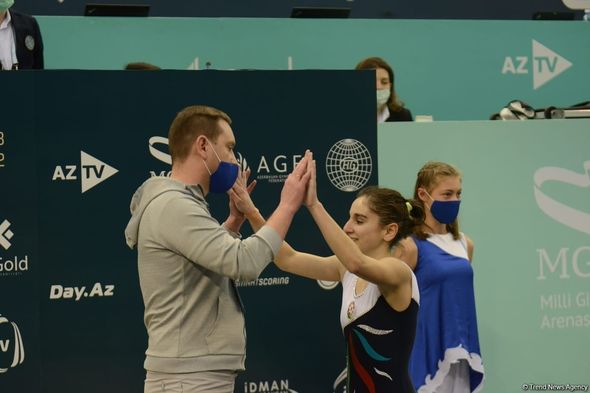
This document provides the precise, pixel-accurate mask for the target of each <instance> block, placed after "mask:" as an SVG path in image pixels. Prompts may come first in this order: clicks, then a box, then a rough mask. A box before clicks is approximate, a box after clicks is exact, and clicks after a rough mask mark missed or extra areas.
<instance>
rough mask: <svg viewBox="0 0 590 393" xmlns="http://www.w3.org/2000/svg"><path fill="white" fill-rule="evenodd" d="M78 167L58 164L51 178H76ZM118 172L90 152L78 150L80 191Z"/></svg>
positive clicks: (55, 179)
mask: <svg viewBox="0 0 590 393" xmlns="http://www.w3.org/2000/svg"><path fill="white" fill-rule="evenodd" d="M77 170H78V167H77V166H76V165H58V166H56V167H55V170H54V171H53V177H52V179H51V180H53V181H57V180H62V181H72V180H78V176H77V174H76V173H77ZM117 172H119V171H118V170H117V169H115V168H113V167H112V166H110V165H108V164H106V163H104V162H102V161H101V160H99V159H98V158H96V157H93V156H91V155H90V154H88V153H86V152H84V151H80V176H81V182H82V193H85V192H86V191H88V190H90V189H91V188H93V187H95V186H96V185H98V184H100V183H102V182H103V181H105V180H106V179H108V178H109V177H111V176H113V175H114V174H115V173H117Z"/></svg>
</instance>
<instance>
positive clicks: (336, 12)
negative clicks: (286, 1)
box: [291, 7, 350, 18]
mask: <svg viewBox="0 0 590 393" xmlns="http://www.w3.org/2000/svg"><path fill="white" fill-rule="evenodd" d="M349 15H350V8H322V7H294V8H293V9H292V10H291V18H348V16H349Z"/></svg>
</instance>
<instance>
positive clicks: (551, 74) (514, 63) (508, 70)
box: [502, 40, 572, 90]
mask: <svg viewBox="0 0 590 393" xmlns="http://www.w3.org/2000/svg"><path fill="white" fill-rule="evenodd" d="M532 52H533V56H532V62H531V61H530V60H531V58H529V57H527V56H506V58H505V59H504V65H503V66H502V74H519V75H523V74H528V73H529V67H532V71H533V89H534V90H537V89H538V88H540V87H541V86H543V85H545V84H546V83H547V82H549V81H550V80H552V79H554V78H555V77H557V76H558V75H560V74H562V73H563V72H565V71H566V70H567V69H568V68H570V67H571V66H572V63H571V62H570V61H569V60H567V59H566V58H564V57H563V56H560V55H559V54H557V53H556V52H554V51H553V50H551V49H549V48H547V47H546V46H545V45H543V44H541V43H540V42H539V41H536V40H533V49H532ZM529 64H530V65H529Z"/></svg>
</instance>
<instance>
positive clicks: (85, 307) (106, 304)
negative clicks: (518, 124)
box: [0, 71, 377, 393]
mask: <svg viewBox="0 0 590 393" xmlns="http://www.w3.org/2000/svg"><path fill="white" fill-rule="evenodd" d="M0 85H1V86H2V88H3V90H4V91H7V92H10V96H11V99H10V100H8V101H4V102H3V104H2V112H1V114H0V315H1V316H0V392H2V393H21V392H26V393H37V392H48V393H49V392H60V393H63V392H72V393H74V392H76V393H78V392H113V393H117V392H121V393H123V392H125V393H132V392H141V391H142V386H143V378H144V371H143V369H142V368H143V367H142V366H143V357H144V355H143V354H144V351H145V348H146V344H147V341H146V338H147V337H146V334H145V328H144V326H143V318H142V313H143V305H142V302H141V296H140V290H139V285H138V279H137V268H136V252H135V251H131V250H129V249H128V248H127V247H126V245H125V240H124V235H123V230H124V228H125V225H126V222H127V220H128V218H129V215H130V213H129V202H130V198H131V195H132V193H133V191H134V190H135V189H136V188H137V187H138V186H139V185H140V184H141V183H142V182H143V181H144V180H146V179H147V178H149V177H150V176H155V175H156V176H157V175H166V174H167V173H168V171H169V170H170V165H169V162H170V161H169V156H168V150H167V141H166V136H167V133H168V127H169V125H170V123H171V121H172V120H173V118H174V116H175V115H176V113H177V112H178V111H179V110H181V109H182V108H184V107H185V106H187V105H192V104H198V103H201V104H207V105H212V106H215V107H218V108H220V109H223V110H224V111H226V112H227V113H229V114H230V116H231V117H232V119H233V129H234V133H235V135H236V138H237V141H238V144H237V151H238V153H239V155H240V159H241V160H242V164H243V165H244V166H248V167H250V168H251V169H252V173H253V177H255V178H256V179H257V180H258V186H257V187H256V189H255V191H254V195H253V199H254V200H255V201H256V203H257V205H258V207H259V208H260V210H261V212H262V213H263V214H264V215H268V214H269V213H271V212H272V211H273V210H274V208H275V207H276V204H277V202H278V198H279V195H280V190H281V187H282V182H283V181H284V178H285V177H286V176H287V175H288V173H289V172H290V171H291V170H292V168H293V165H294V163H295V162H297V160H298V159H299V158H300V157H301V155H302V154H303V152H304V150H305V149H306V148H310V149H312V150H313V151H314V153H315V158H316V160H317V162H318V168H322V169H321V170H320V171H319V179H318V181H319V193H320V196H321V198H322V199H323V200H324V202H325V204H326V206H327V207H328V209H329V210H330V212H332V213H333V214H334V216H335V218H336V219H337V220H338V221H339V222H340V223H342V224H343V223H344V221H345V219H346V218H347V215H348V209H349V205H350V203H351V202H352V200H353V198H354V192H353V191H354V190H356V189H358V188H360V187H361V186H363V185H364V184H374V183H376V182H377V166H376V163H377V157H376V149H377V145H376V142H377V140H376V139H377V135H376V124H375V116H374V111H375V110H374V107H375V103H374V77H373V75H371V74H369V73H355V72H352V71H333V72H327V71H299V72H283V71H260V72H246V71H244V72H237V71H236V72H230V71H199V72H187V71H157V72H137V73H135V72H133V73H129V72H121V71H49V72H37V73H35V72H12V73H0ZM336 114H338V116H335V115H336ZM208 199H209V202H210V204H211V207H212V211H213V214H214V216H216V217H217V218H218V219H219V220H220V221H223V220H224V219H225V217H226V216H227V198H226V197H225V196H223V197H217V198H213V197H211V198H208ZM249 233H250V232H249V230H248V227H247V224H246V225H245V226H244V235H247V234H249ZM288 240H289V241H290V242H291V243H292V245H293V246H294V247H296V248H298V249H301V250H306V251H311V252H316V253H320V254H324V255H328V253H329V250H328V249H327V247H326V246H325V244H324V242H323V240H322V238H321V235H320V233H319V231H318V230H317V229H316V228H315V226H314V224H313V222H312V221H311V219H310V217H309V215H308V213H307V212H306V211H304V210H302V211H300V212H299V214H298V216H297V217H296V219H295V221H294V224H293V230H292V231H291V232H290V233H289V235H288ZM330 284H331V283H322V286H320V285H319V283H317V282H315V281H312V280H306V279H303V278H297V277H293V276H290V275H288V274H286V273H283V272H281V271H279V270H277V269H276V268H274V266H271V267H269V268H267V269H266V270H265V271H264V272H263V274H262V276H261V279H259V280H257V281H255V282H252V283H242V284H241V288H240V292H241V294H242V296H243V299H244V302H245V307H246V319H247V327H248V357H247V369H248V371H247V372H246V373H245V374H242V375H240V377H239V379H238V382H237V388H236V391H237V392H244V393H246V392H248V393H250V392H251V393H254V392H260V391H270V390H272V391H275V392H276V391H280V392H293V391H296V392H320V391H323V392H328V391H332V390H333V389H334V388H333V386H334V383H335V382H336V380H337V377H338V376H339V374H340V373H341V371H342V370H343V368H344V364H345V359H344V353H345V351H344V342H343V339H342V333H341V330H340V326H339V320H338V313H339V307H340V295H341V294H340V287H339V286H337V287H335V288H334V287H333V286H331V285H330ZM326 288H327V289H326ZM330 288H331V289H330Z"/></svg>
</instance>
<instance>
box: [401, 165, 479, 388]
mask: <svg viewBox="0 0 590 393" xmlns="http://www.w3.org/2000/svg"><path fill="white" fill-rule="evenodd" d="M461 178H462V175H461V173H460V172H459V170H458V169H457V168H455V167H454V166H452V165H449V164H447V163H444V162H434V161H432V162H428V163H426V164H425V165H424V166H423V167H422V168H421V169H420V171H419V172H418V175H417V179H416V185H415V187H414V198H415V200H416V201H417V202H418V203H419V204H420V205H421V207H422V208H423V209H424V212H425V219H424V223H423V224H422V225H421V226H418V227H416V230H415V231H414V234H413V235H412V236H411V237H408V238H406V239H404V240H403V241H401V242H400V245H399V246H398V247H396V249H395V250H394V255H395V256H397V257H398V258H400V259H402V260H403V261H405V262H406V263H407V264H408V265H409V266H410V267H411V268H412V269H413V270H414V273H415V274H416V277H417V279H418V287H419V288H420V300H421V303H420V311H419V313H418V326H417V329H416V340H415V342H414V348H413V351H412V357H411V360H410V375H411V376H412V380H413V382H414V387H415V388H416V390H417V391H418V392H436V393H469V392H476V391H480V390H481V389H482V388H483V380H484V368H483V362H482V358H481V352H480V348H479V337H478V329H477V317H476V312H475V293H474V288H473V269H472V267H471V260H472V259H473V242H472V241H471V239H470V238H469V237H467V236H466V235H465V234H464V233H462V232H460V231H459V223H458V221H457V215H458V213H459V205H460V203H461V192H462V186H461Z"/></svg>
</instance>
